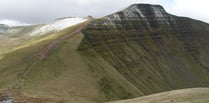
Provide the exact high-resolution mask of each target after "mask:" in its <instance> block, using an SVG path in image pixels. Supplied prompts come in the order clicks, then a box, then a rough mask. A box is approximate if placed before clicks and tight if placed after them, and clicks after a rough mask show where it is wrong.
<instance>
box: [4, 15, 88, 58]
mask: <svg viewBox="0 0 209 103" xmlns="http://www.w3.org/2000/svg"><path fill="white" fill-rule="evenodd" d="M87 19H88V18H78V17H77V18H76V17H75V18H73V17H67V18H63V19H59V20H55V21H54V22H51V23H48V24H40V25H31V26H8V25H3V24H0V36H1V38H0V44H3V45H0V54H3V53H5V52H6V51H9V50H12V49H14V48H17V47H19V46H20V45H23V44H24V43H25V44H26V43H27V41H30V40H31V39H34V38H38V37H40V36H41V35H43V34H44V35H47V34H52V33H53V32H58V31H61V30H63V29H65V28H68V27H70V26H73V25H76V24H79V23H82V22H84V21H86V20H87Z"/></svg>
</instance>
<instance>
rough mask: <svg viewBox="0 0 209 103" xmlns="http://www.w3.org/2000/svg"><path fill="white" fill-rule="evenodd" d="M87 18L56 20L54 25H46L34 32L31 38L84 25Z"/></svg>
mask: <svg viewBox="0 0 209 103" xmlns="http://www.w3.org/2000/svg"><path fill="white" fill-rule="evenodd" d="M87 20H88V19H87V18H77V17H76V18H64V19H59V20H55V21H54V22H52V23H49V24H45V25H43V26H42V27H40V28H38V29H36V30H34V31H33V32H32V33H31V34H30V35H31V36H37V35H43V34H46V33H50V32H56V31H60V30H63V29H65V28H67V27H70V26H74V25H76V24H79V23H82V22H85V21H87Z"/></svg>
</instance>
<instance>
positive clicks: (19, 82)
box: [0, 21, 90, 99]
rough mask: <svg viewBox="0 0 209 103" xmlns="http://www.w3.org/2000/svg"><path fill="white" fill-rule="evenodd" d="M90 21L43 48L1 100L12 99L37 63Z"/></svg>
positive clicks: (0, 95)
mask: <svg viewBox="0 0 209 103" xmlns="http://www.w3.org/2000/svg"><path fill="white" fill-rule="evenodd" d="M89 22H90V21H86V22H83V23H82V24H80V25H79V26H78V27H76V28H75V29H74V30H72V31H71V32H69V33H67V34H66V35H64V36H61V37H59V38H57V39H55V40H52V41H51V42H49V43H48V44H46V45H45V46H43V47H42V48H41V49H40V50H39V51H38V52H37V54H36V55H35V56H34V57H33V58H32V59H31V61H32V62H31V63H30V64H28V65H27V66H26V68H25V69H24V70H23V71H22V72H21V73H19V74H18V79H17V80H16V81H15V82H14V83H13V84H12V85H11V86H9V87H8V88H7V90H6V91H5V93H3V94H0V99H4V98H1V97H2V96H3V97H4V96H5V97H11V98H12V96H11V95H12V91H14V90H16V89H18V88H20V87H21V86H22V84H23V82H24V81H25V80H26V79H27V77H28V74H29V73H30V71H31V69H32V67H33V66H34V65H36V64H37V63H39V62H41V61H42V60H44V59H46V58H47V56H48V54H49V53H50V52H51V51H53V50H54V49H55V48H56V47H57V46H58V45H59V43H60V42H62V41H64V40H66V39H68V38H70V37H71V36H73V35H76V34H78V33H80V32H81V30H82V29H84V28H85V27H86V26H87V25H88V24H89Z"/></svg>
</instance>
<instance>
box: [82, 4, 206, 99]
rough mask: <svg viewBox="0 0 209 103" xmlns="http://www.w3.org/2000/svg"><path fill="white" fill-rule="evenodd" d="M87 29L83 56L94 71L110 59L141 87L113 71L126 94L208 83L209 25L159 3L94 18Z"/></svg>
mask: <svg viewBox="0 0 209 103" xmlns="http://www.w3.org/2000/svg"><path fill="white" fill-rule="evenodd" d="M83 33H84V39H83V41H82V43H81V44H80V47H79V48H78V50H79V51H80V52H81V54H82V55H83V57H85V58H86V59H87V60H88V62H89V65H90V66H91V67H92V69H98V70H95V71H100V72H101V71H102V72H106V71H108V70H109V69H110V67H109V68H108V67H102V66H98V65H102V64H103V62H104V61H105V62H107V63H108V64H109V65H110V66H111V68H114V69H115V70H116V71H117V72H118V73H119V74H120V75H121V76H122V77H123V78H125V79H126V80H127V81H126V82H128V83H129V84H130V85H131V86H134V87H135V88H136V89H135V90H136V92H137V93H134V92H132V91H131V90H130V88H128V86H127V85H123V84H122V83H119V82H120V81H117V80H118V79H114V78H116V77H113V75H114V74H111V73H110V75H109V76H108V78H110V80H112V81H113V82H115V84H117V85H119V86H121V88H123V90H126V92H127V94H130V95H133V96H139V95H147V94H152V93H156V92H161V91H167V90H173V89H180V88H188V87H205V86H209V63H208V62H209V55H208V54H209V48H208V46H209V25H208V24H206V23H203V22H200V21H196V20H193V19H189V18H184V17H176V16H173V15H170V14H168V13H167V12H166V11H165V10H164V9H163V8H162V7H161V6H159V5H149V4H134V5H131V6H130V7H128V8H127V9H125V10H123V11H119V12H117V13H114V14H112V15H109V16H106V17H103V18H101V19H97V20H94V21H92V23H91V24H90V25H89V26H88V27H87V28H86V29H85V30H83ZM101 58H102V59H103V60H104V61H101ZM101 74H102V73H101ZM121 80H122V79H121ZM107 85H108V84H107ZM130 85H129V86H130ZM111 89H114V90H117V89H118V88H111ZM108 93H109V92H108ZM108 93H107V92H106V94H107V95H109V94H108ZM112 94H113V95H116V96H117V95H121V93H120V94H119V93H117V92H113V93H112ZM127 98H129V97H127Z"/></svg>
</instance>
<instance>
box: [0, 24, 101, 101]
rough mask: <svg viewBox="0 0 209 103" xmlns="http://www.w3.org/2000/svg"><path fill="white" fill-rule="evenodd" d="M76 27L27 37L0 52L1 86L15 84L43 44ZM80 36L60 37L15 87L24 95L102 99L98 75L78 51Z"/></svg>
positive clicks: (66, 99) (77, 99)
mask: <svg viewBox="0 0 209 103" xmlns="http://www.w3.org/2000/svg"><path fill="white" fill-rule="evenodd" d="M76 27H78V26H75V27H71V28H68V29H66V30H64V31H61V32H59V33H55V34H52V35H49V36H46V37H42V38H39V39H34V40H31V41H28V43H26V44H27V45H24V46H23V47H19V48H17V49H15V50H14V51H10V52H8V53H6V54H4V55H1V57H2V58H1V59H0V64H1V65H0V72H1V74H0V76H1V78H0V88H1V90H4V89H6V88H7V87H9V86H11V85H12V86H13V85H14V84H15V82H16V81H17V80H18V78H20V75H21V73H22V72H23V71H24V70H25V69H26V68H27V67H28V66H29V65H30V64H31V63H32V62H34V61H35V60H36V58H35V57H34V56H35V55H36V54H37V52H38V51H39V50H40V49H41V48H42V47H44V45H46V44H48V43H49V42H50V41H52V40H54V39H57V38H58V37H60V36H62V35H65V34H68V33H69V32H71V31H73V30H74V29H75V28H76ZM82 38H83V35H82V34H80V33H79V34H76V35H73V36H72V37H70V38H68V39H66V40H64V41H61V42H60V43H59V44H58V45H57V46H56V47H55V48H54V49H53V50H52V51H50V52H49V54H48V57H47V58H45V59H44V60H43V61H41V62H38V63H36V64H35V65H33V66H32V67H31V69H30V71H29V73H28V74H27V76H26V79H24V81H23V82H21V84H19V85H18V87H16V88H17V91H20V92H22V93H25V94H27V95H26V97H27V96H29V97H30V96H32V97H33V96H43V97H45V96H46V97H47V96H52V97H53V98H59V100H60V101H68V102H84V101H85V102H88V101H89V102H95V101H104V98H105V97H104V95H103V93H102V92H100V91H101V90H100V88H99V84H98V80H97V78H96V77H95V75H93V74H92V72H91V71H90V69H89V66H88V65H87V64H86V63H85V62H84V61H83V58H82V57H81V56H80V54H79V53H78V52H77V47H78V45H79V43H80V41H81V40H82ZM40 98H41V97H40ZM40 102H41V101H40ZM42 102H43V101H42Z"/></svg>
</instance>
